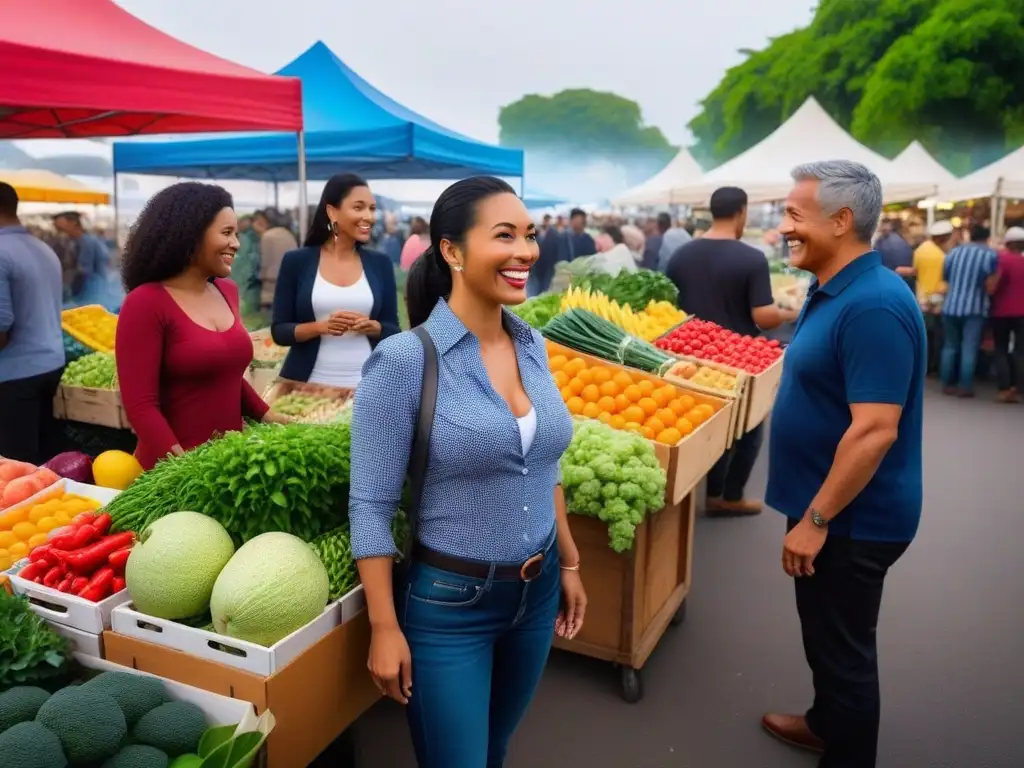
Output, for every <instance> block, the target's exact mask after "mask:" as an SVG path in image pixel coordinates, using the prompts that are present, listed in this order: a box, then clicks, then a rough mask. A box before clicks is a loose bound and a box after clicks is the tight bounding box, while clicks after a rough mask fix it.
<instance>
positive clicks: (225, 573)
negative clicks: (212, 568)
mask: <svg viewBox="0 0 1024 768" xmlns="http://www.w3.org/2000/svg"><path fill="white" fill-rule="evenodd" d="M329 593H330V583H329V579H328V576H327V569H326V568H324V566H323V564H322V563H321V562H320V558H319V557H317V554H316V553H315V552H314V551H313V550H312V549H311V548H310V547H309V545H308V544H306V542H304V541H302V540H301V539H298V538H296V537H295V536H292V535H291V534H288V533H264V534H262V535H260V536H257V537H256V538H254V539H252V540H251V541H248V542H246V543H245V544H243V545H242V547H241V548H240V549H239V550H238V552H236V553H235V555H234V557H232V558H231V559H230V560H229V561H228V563H227V565H225V566H224V569H223V570H222V571H221V572H220V575H219V576H217V581H216V583H215V584H214V585H213V594H212V595H211V596H210V616H211V617H212V618H213V626H214V629H215V630H216V631H217V632H218V633H219V634H222V635H226V636H228V637H234V638H238V639H239V640H245V641H247V642H250V643H256V644H258V645H266V646H271V645H273V644H274V643H276V642H277V641H278V640H281V639H282V638H284V637H287V636H288V635H290V634H291V633H292V632H294V631H295V630H296V629H299V628H300V627H303V626H305V625H306V624H308V623H309V622H311V621H312V620H313V619H315V618H316V617H317V616H319V615H320V614H321V613H323V610H324V607H325V606H326V605H327V600H328V596H329Z"/></svg>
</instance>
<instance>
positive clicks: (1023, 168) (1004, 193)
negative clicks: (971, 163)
mask: <svg viewBox="0 0 1024 768" xmlns="http://www.w3.org/2000/svg"><path fill="white" fill-rule="evenodd" d="M938 197H939V199H941V200H949V201H956V200H974V199H976V198H983V197H1004V198H1011V199H1018V198H1024V147H1021V148H1020V149H1017V150H1016V151H1014V152H1011V153H1010V154H1008V155H1006V156H1005V157H1002V158H1001V159H999V160H996V161H995V162H994V163H990V164H989V165H986V166H985V167H984V168H979V169H978V170H976V171H975V172H974V173H970V174H968V175H967V176H964V177H963V178H962V179H958V180H954V181H951V182H949V183H948V184H943V185H941V186H940V187H939V191H938Z"/></svg>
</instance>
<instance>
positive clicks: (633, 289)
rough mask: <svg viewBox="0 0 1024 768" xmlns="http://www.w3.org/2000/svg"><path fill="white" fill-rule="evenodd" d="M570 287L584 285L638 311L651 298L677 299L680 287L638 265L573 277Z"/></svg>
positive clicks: (583, 286)
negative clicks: (627, 269)
mask: <svg viewBox="0 0 1024 768" xmlns="http://www.w3.org/2000/svg"><path fill="white" fill-rule="evenodd" d="M572 287H573V288H585V289H588V290H591V291H596V292H598V293H603V294H604V295H605V296H607V297H608V298H609V299H611V300H612V301H614V302H617V303H618V304H620V305H622V306H624V307H630V308H632V309H633V311H635V312H638V311H640V310H642V309H644V308H645V307H646V306H647V305H648V304H650V303H651V302H652V301H655V302H658V301H666V302H668V303H669V304H671V305H672V306H675V305H676V302H677V301H679V289H678V288H676V286H675V283H673V282H672V281H671V280H669V279H668V278H667V277H666V276H665V275H663V274H661V273H660V272H654V271H652V270H649V269H638V270H637V271H636V272H620V273H619V274H617V275H614V276H613V275H607V274H603V273H598V274H593V273H590V274H584V275H579V276H577V277H575V278H574V279H573V281H572Z"/></svg>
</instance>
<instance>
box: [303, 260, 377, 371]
mask: <svg viewBox="0 0 1024 768" xmlns="http://www.w3.org/2000/svg"><path fill="white" fill-rule="evenodd" d="M372 309H373V291H372V290H371V289H370V283H369V282H368V281H367V280H366V273H365V272H364V273H363V274H362V275H360V277H359V279H358V280H357V281H356V282H355V283H354V284H352V285H350V286H341V285H335V284H334V283H330V282H328V281H327V280H326V279H324V276H323V275H321V274H320V271H319V270H317V273H316V280H315V281H314V283H313V314H314V315H315V316H316V319H317V321H322V320H326V319H327V318H328V317H330V316H331V314H332V313H333V312H338V311H342V310H344V311H347V312H359V313H360V314H363V315H366V316H367V317H369V316H370V311H371V310H372ZM369 356H370V340H369V339H368V338H367V337H366V336H365V335H364V334H362V333H353V332H352V331H348V332H347V333H345V334H343V335H341V336H321V337H320V351H319V352H318V353H317V356H316V364H315V365H314V366H313V372H312V373H311V374H310V375H309V382H310V383H311V384H327V385H329V386H332V387H345V388H355V387H356V386H358V384H359V381H360V379H362V375H363V363H365V362H366V358H368V357H369Z"/></svg>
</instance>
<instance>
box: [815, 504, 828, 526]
mask: <svg viewBox="0 0 1024 768" xmlns="http://www.w3.org/2000/svg"><path fill="white" fill-rule="evenodd" d="M811 522H812V523H814V525H815V526H816V527H817V528H828V520H826V519H825V518H824V517H822V516H821V515H820V514H819V513H818V510H816V509H815V508H814V507H811Z"/></svg>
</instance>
